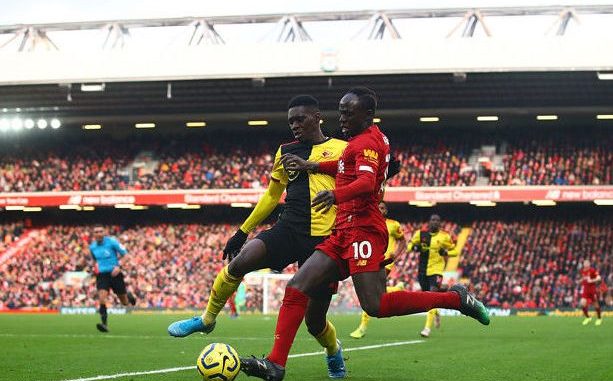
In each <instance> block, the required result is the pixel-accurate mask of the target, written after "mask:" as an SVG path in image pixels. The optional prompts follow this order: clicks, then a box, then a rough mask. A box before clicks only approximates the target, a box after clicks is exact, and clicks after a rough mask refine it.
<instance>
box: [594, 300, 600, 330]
mask: <svg viewBox="0 0 613 381" xmlns="http://www.w3.org/2000/svg"><path fill="white" fill-rule="evenodd" d="M593 305H594V309H595V310H596V323H595V324H596V325H601V324H602V316H601V311H600V302H599V301H598V295H594V304H593Z"/></svg>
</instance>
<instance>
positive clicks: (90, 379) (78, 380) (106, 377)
mask: <svg viewBox="0 0 613 381" xmlns="http://www.w3.org/2000/svg"><path fill="white" fill-rule="evenodd" d="M423 342H424V340H411V341H397V342H394V343H385V344H377V345H366V346H363V347H353V348H344V349H343V352H353V351H365V350H368V349H378V348H385V347H397V346H400V345H411V344H419V343H423ZM322 354H323V352H321V351H319V352H309V353H297V354H294V355H289V358H298V357H308V356H320V355H322ZM194 368H196V367H195V366H193V365H192V366H180V367H175V368H166V369H157V370H146V371H140V372H127V373H117V374H109V375H101V376H95V377H87V378H75V379H71V380H64V381H98V380H112V379H115V378H122V377H130V376H145V375H148V374H161V373H174V372H181V371H183V370H189V369H194Z"/></svg>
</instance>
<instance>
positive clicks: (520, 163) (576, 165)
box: [490, 139, 613, 185]
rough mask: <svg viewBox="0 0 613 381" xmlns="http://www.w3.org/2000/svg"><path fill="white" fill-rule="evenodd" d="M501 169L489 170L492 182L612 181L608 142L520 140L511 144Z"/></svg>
mask: <svg viewBox="0 0 613 381" xmlns="http://www.w3.org/2000/svg"><path fill="white" fill-rule="evenodd" d="M503 162H504V170H503V171H492V172H491V174H490V184H492V185H602V184H611V183H612V181H613V150H611V141H610V140H607V139H605V140H602V141H596V142H592V143H590V144H580V143H579V144H577V143H574V144H571V143H569V142H559V141H555V140H551V139H550V140H549V141H548V142H538V144H537V142H535V141H531V142H522V143H519V144H515V145H511V146H510V147H509V149H508V150H507V153H506V154H505V155H504V158H503Z"/></svg>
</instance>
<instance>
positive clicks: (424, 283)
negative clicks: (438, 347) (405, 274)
mask: <svg viewBox="0 0 613 381" xmlns="http://www.w3.org/2000/svg"><path fill="white" fill-rule="evenodd" d="M418 281H419V287H420V288H421V290H422V291H432V290H431V289H430V288H431V287H432V285H431V283H430V281H429V279H428V277H427V276H426V274H425V272H423V273H420V274H419V276H418ZM430 311H432V310H430ZM430 311H428V312H427V313H426V324H425V325H424V329H422V330H421V332H420V333H419V334H420V335H421V336H422V337H430V331H431V330H432V323H433V322H434V316H432V314H430Z"/></svg>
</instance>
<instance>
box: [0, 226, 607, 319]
mask: <svg viewBox="0 0 613 381" xmlns="http://www.w3.org/2000/svg"><path fill="white" fill-rule="evenodd" d="M236 228H237V226H234V225H228V224H208V225H201V224H158V225H146V226H135V227H130V228H125V229H123V228H120V227H119V226H111V227H109V234H112V235H115V236H116V237H117V238H118V239H119V241H120V242H122V243H123V244H124V245H125V246H126V247H127V248H128V250H129V253H128V255H127V257H126V258H125V259H122V260H121V267H122V269H123V271H124V274H125V276H126V281H127V283H128V285H129V287H130V289H131V290H132V291H133V292H134V294H135V295H136V296H137V299H138V303H137V307H141V308H153V307H157V308H185V307H196V308H203V307H204V306H205V305H206V302H207V297H208V292H209V288H210V287H211V284H212V282H213V280H214V278H215V276H216V274H217V272H218V271H219V270H220V269H221V268H222V267H223V265H224V263H223V262H222V260H221V256H222V250H223V247H224V245H225V242H226V241H227V240H228V239H229V238H230V236H231V235H232V234H233V232H234V231H235V229H236ZM419 228H421V224H418V223H407V224H404V225H403V230H404V233H405V236H406V238H407V240H409V239H410V237H411V235H412V233H413V232H414V231H415V230H416V229H419ZM443 228H444V229H445V230H447V231H449V232H450V233H452V235H456V234H458V233H459V231H460V227H459V226H458V225H456V224H453V223H446V224H445V226H444V227H443ZM21 230H22V228H21V227H20V226H19V225H18V224H6V225H0V232H2V235H3V237H5V238H4V240H3V241H10V242H12V241H13V240H15V239H16V238H15V237H17V236H18V234H20V232H21ZM6 237H10V238H6ZM91 240H92V237H91V226H68V225H51V226H48V227H45V228H42V229H39V230H38V234H37V235H34V236H33V239H32V241H31V242H30V243H29V244H28V246H27V247H26V249H25V250H23V251H21V252H19V253H18V254H16V255H14V256H12V257H10V258H9V259H8V260H6V261H5V262H3V263H1V264H0V273H2V279H0V309H2V308H19V307H36V306H44V307H51V308H59V307H61V306H95V305H96V301H95V300H96V299H95V297H96V289H95V282H94V277H86V278H84V279H83V278H78V277H77V278H74V277H73V276H72V274H75V273H76V274H84V272H86V273H90V274H91V273H92V271H93V267H92V264H93V261H92V260H91V255H90V253H89V250H88V245H89V243H90V242H91ZM10 242H9V244H10ZM3 251H4V250H0V256H1V255H2V254H3ZM611 252H613V229H611V225H610V224H607V223H599V222H598V221H595V220H584V221H578V222H577V221H575V222H564V221H559V220H543V221H536V222H535V221H522V222H503V221H478V222H475V223H473V226H472V234H471V235H470V236H469V239H468V241H467V243H466V245H465V247H464V250H463V254H462V260H461V262H460V268H459V271H460V276H461V278H464V280H466V281H468V282H469V284H470V285H471V287H472V288H473V289H474V290H475V291H476V292H477V293H478V295H479V296H480V297H482V298H483V299H484V301H485V302H486V303H487V304H488V305H489V306H492V307H495V306H499V307H515V308H551V307H576V306H577V303H578V301H579V271H580V269H581V263H582V260H583V259H585V258H588V259H590V260H591V261H592V263H593V264H594V266H595V267H596V268H597V269H599V271H600V272H601V274H602V275H603V278H604V281H605V283H606V284H608V285H612V284H613V271H612V270H613V267H612V266H613V265H612V263H611ZM417 263H418V256H417V254H415V253H414V252H408V253H406V254H405V255H404V256H402V257H401V258H399V259H398V260H397V263H396V269H395V270H394V271H393V272H392V276H391V278H390V279H389V283H390V284H392V285H393V284H398V283H402V284H403V285H404V287H405V288H407V289H418V287H419V286H418V284H417V282H416V277H417ZM295 271H296V266H291V267H290V268H289V269H288V270H287V271H286V272H290V273H292V272H295ZM284 285H285V281H281V280H278V281H277V280H275V281H272V282H271V283H269V288H270V296H269V304H270V308H271V309H272V310H276V309H278V307H279V303H280V301H281V299H282V294H283V290H284ZM246 286H247V289H246V309H247V310H250V311H255V310H258V311H261V309H262V303H263V299H262V298H263V294H262V284H257V283H253V282H246ZM358 305H359V304H358V301H357V298H356V296H355V293H354V292H353V288H352V287H351V284H350V283H348V282H344V283H343V284H342V286H341V287H340V289H339V293H338V294H337V295H336V296H335V297H334V299H333V301H332V306H333V308H341V309H344V310H347V309H354V308H357V307H358Z"/></svg>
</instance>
